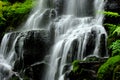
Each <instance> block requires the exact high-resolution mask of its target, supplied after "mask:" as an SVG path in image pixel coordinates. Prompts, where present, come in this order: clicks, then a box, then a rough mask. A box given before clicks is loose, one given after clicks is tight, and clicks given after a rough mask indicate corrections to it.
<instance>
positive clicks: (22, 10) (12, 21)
mask: <svg viewBox="0 0 120 80" xmlns="http://www.w3.org/2000/svg"><path fill="white" fill-rule="evenodd" d="M14 1H15V2H14V3H11V2H9V0H2V1H1V0H0V32H1V33H0V38H1V37H2V35H3V34H4V33H5V31H8V30H9V29H8V27H9V28H12V29H10V30H15V29H16V28H17V27H18V25H20V24H21V23H22V22H24V21H25V20H26V18H27V16H28V14H29V12H30V11H31V9H32V7H33V6H34V2H35V0H14ZM19 1H22V2H19ZM23 1H24V2H23ZM6 29H7V30H6Z"/></svg>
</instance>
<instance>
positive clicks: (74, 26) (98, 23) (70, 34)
mask: <svg viewBox="0 0 120 80" xmlns="http://www.w3.org/2000/svg"><path fill="white" fill-rule="evenodd" d="M88 4H89V5H88ZM104 4H105V2H104V0H92V3H88V0H67V1H66V2H65V5H64V15H62V16H61V18H56V19H55V21H54V25H55V44H54V46H53V50H52V52H51V60H50V64H49V65H50V68H49V69H48V72H47V75H46V76H45V77H46V78H45V80H65V79H64V78H65V73H67V71H68V70H70V64H71V63H72V62H73V61H74V60H76V59H78V60H84V59H86V58H87V57H90V56H96V57H107V56H108V54H107V50H106V47H104V46H106V36H107V34H106V31H105V29H104V28H103V26H102V20H103V16H104V15H103V14H100V12H102V11H103V7H104ZM90 9H91V10H92V9H93V11H91V10H90ZM90 11H91V12H93V13H92V14H89V13H88V12H90ZM101 41H102V42H103V44H104V45H102V43H101ZM101 45H102V47H104V49H103V48H101ZM103 53H104V54H103Z"/></svg>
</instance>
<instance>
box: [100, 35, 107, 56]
mask: <svg viewBox="0 0 120 80" xmlns="http://www.w3.org/2000/svg"><path fill="white" fill-rule="evenodd" d="M106 47H107V44H106V35H105V34H102V35H101V37H100V48H99V54H100V56H101V57H104V56H107V55H105V53H107V48H106Z"/></svg>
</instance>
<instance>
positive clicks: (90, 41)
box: [83, 29, 97, 57]
mask: <svg viewBox="0 0 120 80" xmlns="http://www.w3.org/2000/svg"><path fill="white" fill-rule="evenodd" d="M87 36H88V38H87V43H86V49H85V50H84V54H83V55H84V57H86V56H88V55H90V54H93V52H94V49H95V43H96V37H97V32H96V31H95V30H94V29H92V30H91V32H90V33H88V34H87Z"/></svg>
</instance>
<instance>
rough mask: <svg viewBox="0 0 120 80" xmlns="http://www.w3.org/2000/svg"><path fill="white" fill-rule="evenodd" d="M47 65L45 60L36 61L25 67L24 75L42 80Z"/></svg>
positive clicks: (35, 79)
mask: <svg viewBox="0 0 120 80" xmlns="http://www.w3.org/2000/svg"><path fill="white" fill-rule="evenodd" d="M45 67H46V63H45V62H38V63H34V64H32V65H31V66H29V67H28V68H26V69H25V72H24V75H25V76H27V77H28V78H30V79H32V80H42V77H44V73H45V70H44V68H45Z"/></svg>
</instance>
